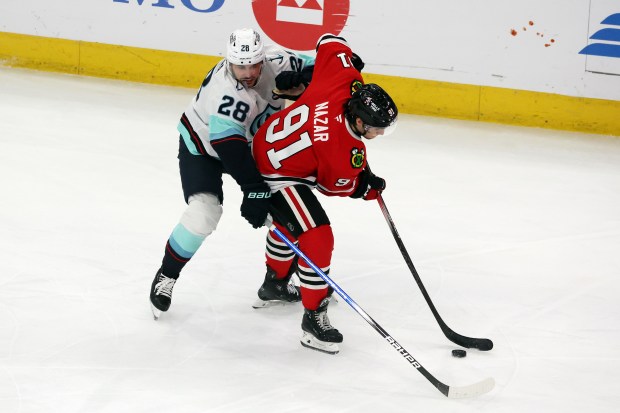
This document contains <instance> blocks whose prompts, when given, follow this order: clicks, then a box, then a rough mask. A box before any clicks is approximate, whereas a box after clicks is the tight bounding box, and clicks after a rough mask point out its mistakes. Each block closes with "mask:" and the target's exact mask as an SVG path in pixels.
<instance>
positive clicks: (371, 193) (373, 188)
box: [364, 172, 385, 201]
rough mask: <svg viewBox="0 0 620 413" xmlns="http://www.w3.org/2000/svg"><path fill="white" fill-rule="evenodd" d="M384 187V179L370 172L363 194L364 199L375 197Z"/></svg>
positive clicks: (369, 199) (368, 199)
mask: <svg viewBox="0 0 620 413" xmlns="http://www.w3.org/2000/svg"><path fill="white" fill-rule="evenodd" d="M384 189H385V179H383V178H379V177H378V176H377V175H375V174H373V173H372V172H371V173H370V177H369V178H368V190H367V191H366V193H365V194H364V199H365V200H366V201H371V200H373V199H377V197H378V196H379V194H380V193H381V192H383V190H384Z"/></svg>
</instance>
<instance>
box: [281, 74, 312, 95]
mask: <svg viewBox="0 0 620 413" xmlns="http://www.w3.org/2000/svg"><path fill="white" fill-rule="evenodd" d="M307 83H308V79H306V76H305V75H304V74H303V73H300V72H296V71H294V70H287V71H284V72H281V73H279V74H278V75H277V76H276V88H275V89H274V90H273V93H274V94H275V95H277V96H278V97H279V98H281V99H289V100H297V98H299V96H301V94H302V93H304V90H306V85H307Z"/></svg>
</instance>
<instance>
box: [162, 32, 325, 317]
mask: <svg viewBox="0 0 620 413" xmlns="http://www.w3.org/2000/svg"><path fill="white" fill-rule="evenodd" d="M313 65H314V58H312V57H310V56H305V55H301V54H296V53H293V52H289V51H286V50H282V49H278V48H276V47H274V46H265V45H264V44H263V41H262V39H261V37H260V34H259V33H257V32H256V31H254V30H252V29H239V30H235V31H234V32H233V33H232V34H231V35H230V39H229V42H228V46H227V50H226V58H225V59H223V60H222V61H220V62H219V63H218V64H217V65H216V66H215V67H214V68H213V69H212V70H211V71H210V72H209V73H208V74H207V76H206V77H205V79H204V81H203V82H202V85H201V87H200V89H199V90H198V93H197V94H196V96H195V98H194V99H193V100H192V102H191V103H190V105H189V106H188V107H187V109H186V110H185V112H184V113H183V115H182V116H181V120H180V122H179V125H178V128H177V129H178V130H179V132H180V138H179V155H178V158H179V169H180V174H181V183H182V186H183V194H184V197H185V202H187V208H186V209H185V212H184V213H183V215H182V216H181V219H180V221H179V223H178V224H177V225H176V227H175V228H174V229H173V231H172V234H171V235H170V237H169V238H168V241H167V243H166V247H165V251H164V257H163V260H162V265H161V267H160V268H159V270H157V273H156V274H155V278H154V279H153V282H152V284H151V291H150V301H151V308H152V310H153V315H154V317H155V319H158V318H159V316H160V315H161V312H162V311H167V310H168V308H169V307H170V303H171V298H172V289H173V286H174V284H175V282H176V281H177V279H178V278H179V275H180V273H181V270H182V269H183V267H184V266H185V264H187V262H188V261H189V260H190V259H191V258H192V256H193V255H194V254H195V253H196V251H197V250H198V248H199V247H200V246H201V245H202V243H203V241H204V240H205V238H206V237H207V236H209V234H211V233H212V232H213V231H214V230H215V229H216V227H217V225H218V222H219V220H220V217H221V215H222V205H223V201H224V194H223V190H222V174H224V173H227V174H229V175H230V176H232V177H233V178H234V179H235V181H236V182H237V183H238V184H239V186H240V187H241V190H242V191H243V201H242V204H241V215H242V216H243V217H244V218H245V219H246V220H247V221H248V222H249V223H250V224H251V225H252V226H253V227H254V228H259V227H261V226H262V225H263V224H264V222H265V219H266V217H267V213H268V208H269V197H270V195H271V192H270V189H269V186H268V185H267V184H265V182H264V181H263V178H262V176H261V174H260V173H259V172H258V170H257V169H256V166H255V164H254V159H253V158H252V154H251V151H250V144H251V142H252V138H253V136H254V134H255V133H256V131H257V130H258V128H259V126H260V125H261V124H262V123H263V122H264V121H265V120H266V119H267V117H269V115H271V114H272V113H274V112H277V111H279V110H281V109H283V108H284V105H285V100H284V99H283V98H282V97H280V96H278V95H276V94H274V93H273V90H275V89H276V81H275V78H276V76H277V75H278V74H280V73H282V72H286V73H289V74H290V73H291V71H294V72H299V73H312V68H313ZM285 259H287V260H290V257H285ZM294 271H295V266H294V265H291V269H290V271H289V273H288V274H287V275H286V277H284V278H281V279H278V278H277V277H276V275H275V272H274V271H272V270H270V268H267V275H266V276H265V282H264V283H263V285H262V286H261V288H260V290H259V293H258V294H259V300H258V301H259V302H264V303H269V302H273V301H282V302H297V301H300V299H301V298H300V295H299V291H298V289H297V288H295V287H293V286H292V284H291V283H290V278H291V275H292V274H293V272H294ZM260 306H261V305H255V307H260Z"/></svg>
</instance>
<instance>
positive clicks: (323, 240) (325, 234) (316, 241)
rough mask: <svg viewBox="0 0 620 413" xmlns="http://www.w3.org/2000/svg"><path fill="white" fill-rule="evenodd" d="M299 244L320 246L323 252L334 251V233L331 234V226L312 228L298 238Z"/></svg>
mask: <svg viewBox="0 0 620 413" xmlns="http://www.w3.org/2000/svg"><path fill="white" fill-rule="evenodd" d="M299 241H300V243H304V244H306V243H308V244H312V245H320V246H321V248H322V249H324V250H325V251H329V253H330V254H331V252H332V251H333V250H334V233H333V232H332V227H331V225H321V226H318V227H315V228H312V229H310V230H308V231H306V232H304V233H303V234H301V236H300V237H299Z"/></svg>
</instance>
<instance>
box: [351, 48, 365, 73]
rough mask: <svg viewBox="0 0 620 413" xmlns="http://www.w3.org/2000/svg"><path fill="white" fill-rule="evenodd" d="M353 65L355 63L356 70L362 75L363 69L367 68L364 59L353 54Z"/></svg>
mask: <svg viewBox="0 0 620 413" xmlns="http://www.w3.org/2000/svg"><path fill="white" fill-rule="evenodd" d="M351 63H353V67H354V68H356V69H357V71H358V72H360V73H361V72H362V69H363V68H364V66H366V65H365V64H364V61H363V60H362V58H361V57H359V56H358V55H356V54H355V53H353V56H351Z"/></svg>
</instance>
